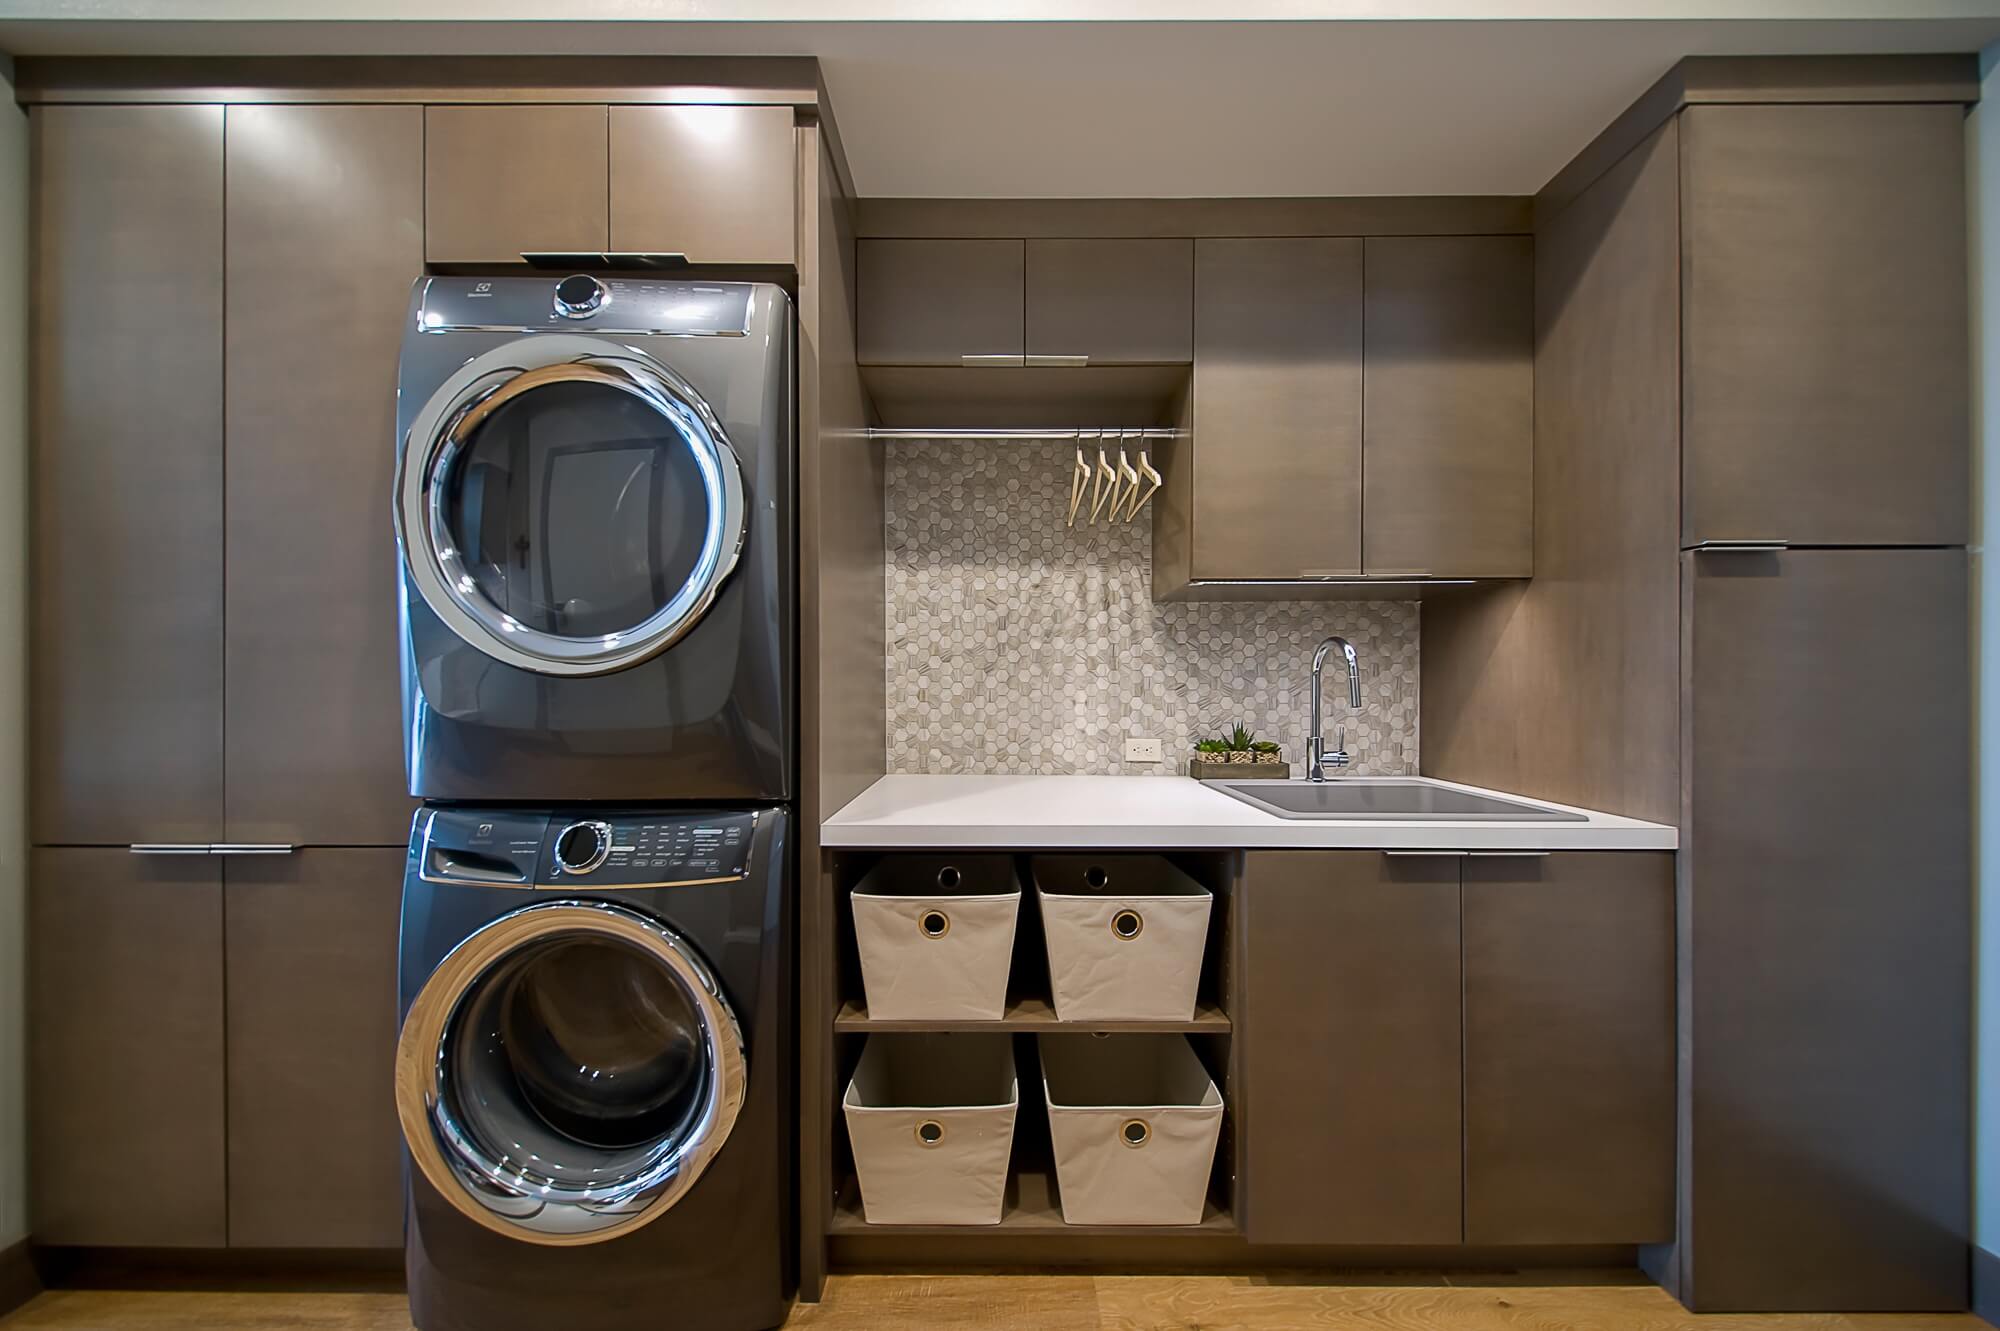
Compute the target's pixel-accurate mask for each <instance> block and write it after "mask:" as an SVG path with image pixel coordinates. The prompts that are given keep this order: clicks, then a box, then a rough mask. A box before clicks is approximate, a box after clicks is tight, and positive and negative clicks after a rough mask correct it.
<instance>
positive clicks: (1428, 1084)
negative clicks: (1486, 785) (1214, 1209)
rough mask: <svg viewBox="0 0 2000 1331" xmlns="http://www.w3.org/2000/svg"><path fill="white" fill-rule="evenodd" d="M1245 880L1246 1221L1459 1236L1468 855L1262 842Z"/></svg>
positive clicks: (1294, 1229)
mask: <svg viewBox="0 0 2000 1331" xmlns="http://www.w3.org/2000/svg"><path fill="white" fill-rule="evenodd" d="M1243 890H1244V891H1245V892H1246V894H1247V896H1246V898H1245V913H1244V919H1245V921H1246V924H1247V930H1248V937H1247V941H1246V945H1245V952H1244V960H1245V971H1244V981H1243V983H1244V985H1245V986H1246V987H1247V997H1246V1008H1245V1011H1244V1012H1243V1013H1241V1014H1239V1029H1238V1034H1237V1037H1236V1038H1237V1039H1238V1040H1240V1041H1243V1042H1244V1053H1243V1063H1242V1066H1243V1069H1244V1073H1243V1077H1244V1082H1245V1086H1244V1091H1243V1094H1244V1095H1245V1096H1246V1097H1247V1105H1248V1108H1247V1116H1248V1121H1249V1122H1251V1123H1252V1124H1253V1125H1254V1127H1253V1130H1252V1133H1251V1135H1250V1138H1249V1140H1248V1141H1247V1142H1246V1143H1245V1144H1244V1160H1243V1163H1242V1166H1241V1170H1240V1177H1241V1178H1242V1180H1243V1186H1242V1197H1243V1203H1242V1204H1243V1207H1244V1210H1245V1216H1244V1224H1245V1233H1246V1234H1247V1235H1248V1236H1249V1238H1250V1240H1251V1241H1252V1242H1253V1243H1301V1244H1309V1243H1327V1244H1400V1243H1424V1244H1448V1243H1457V1242H1458V1241H1459V1239H1460V1233H1461V1223H1460V1178H1461V1173H1460V1132H1461V1126H1462V1121H1461V1117H1460V1094H1461V1081H1460V1070H1459V1049H1460V1027H1459V1001H1460V997H1459V995H1460V984H1459V874H1458V861H1457V860H1456V859H1451V858H1445V857H1414V858H1403V857H1396V856H1389V855H1384V854H1382V853H1380V852H1378V851H1267V852H1253V853H1252V854H1251V855H1250V856H1249V862H1248V866H1247V869H1246V873H1245V878H1244V888H1243Z"/></svg>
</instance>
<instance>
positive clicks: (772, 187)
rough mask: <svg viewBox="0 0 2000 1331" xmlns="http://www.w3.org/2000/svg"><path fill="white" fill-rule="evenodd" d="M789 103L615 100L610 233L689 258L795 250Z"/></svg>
mask: <svg viewBox="0 0 2000 1331" xmlns="http://www.w3.org/2000/svg"><path fill="white" fill-rule="evenodd" d="M792 122H793V116H792V108H791V107H789V106H614V107H612V108H611V241H610V247H611V250H612V252H613V253H618V254H681V255H685V256H686V257H687V261H688V262H689V263H707V264H782V263H791V262H793V261H794V259H795V258H796V249H795V246H794V239H793V238H794V236H795V234H796V232H797V230H798V204H797V193H798V176H799V168H798V153H799V150H798V135H797V131H796V130H795V129H794V128H793V123H792Z"/></svg>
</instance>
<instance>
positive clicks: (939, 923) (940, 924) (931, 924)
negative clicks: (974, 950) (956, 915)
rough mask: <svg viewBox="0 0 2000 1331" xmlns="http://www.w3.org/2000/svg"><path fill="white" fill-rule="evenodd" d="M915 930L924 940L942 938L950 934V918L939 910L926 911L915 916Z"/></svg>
mask: <svg viewBox="0 0 2000 1331" xmlns="http://www.w3.org/2000/svg"><path fill="white" fill-rule="evenodd" d="M917 928H918V929H920V930H922V931H923V935H924V937H926V938H943V937H944V936H945V935H946V934H948V933H950V932H951V916H949V915H947V914H945V913H944V912H943V911H941V910H927V911H925V912H924V913H923V914H921V915H919V916H917Z"/></svg>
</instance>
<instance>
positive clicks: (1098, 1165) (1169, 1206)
mask: <svg viewBox="0 0 2000 1331" xmlns="http://www.w3.org/2000/svg"><path fill="white" fill-rule="evenodd" d="M1036 1045H1037V1048H1038V1049H1039V1051H1040V1053H1041V1058H1042V1093H1043V1095H1044V1096H1045V1097H1046V1098H1047V1100H1048V1106H1049V1136H1050V1137H1051V1138H1052V1139H1053V1140H1054V1142H1055V1148H1056V1183H1057V1185H1058V1187H1059V1188H1060V1190H1061V1192H1062V1213H1063V1221H1064V1223H1066V1224H1071V1225H1198V1224H1200V1223H1201V1216H1202V1210H1203V1208H1204V1207H1205V1206H1206V1205H1207V1202H1208V1177H1209V1173H1210V1171H1211V1170H1212V1168H1213V1167H1214V1164H1215V1144H1216V1141H1217V1139H1218V1138H1219V1137H1220V1136H1221V1134H1222V1093H1221V1092H1220V1091H1218V1090H1216V1089H1215V1082H1214V1081H1213V1080H1211V1079H1210V1077H1209V1075H1208V1069H1207V1068H1205V1067H1203V1066H1202V1063H1201V1059H1199V1058H1198V1057H1196V1056H1195V1052H1194V1047H1193V1046H1192V1045H1190V1044H1189V1043H1188V1042H1187V1038H1186V1037H1185V1036H1180V1035H1044V1036H1040V1037H1038V1038H1037V1040H1036Z"/></svg>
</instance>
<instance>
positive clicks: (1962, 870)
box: [1680, 550, 1972, 1310]
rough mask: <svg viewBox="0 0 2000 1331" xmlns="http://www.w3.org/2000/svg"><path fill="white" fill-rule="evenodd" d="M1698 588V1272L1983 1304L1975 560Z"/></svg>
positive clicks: (1802, 570) (1916, 562)
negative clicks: (1973, 797) (1969, 1165)
mask: <svg viewBox="0 0 2000 1331" xmlns="http://www.w3.org/2000/svg"><path fill="white" fill-rule="evenodd" d="M1681 586H1682V589H1683V601H1682V613H1683V620H1682V662H1683V666H1682V668H1683V670H1684V671H1685V672H1686V676H1685V679H1684V683H1683V688H1684V690H1685V696H1686V698H1687V706H1686V707H1685V708H1684V709H1683V711H1682V721H1681V724H1682V732H1683V738H1682V752H1683V753H1684V754H1685V755H1686V766H1685V768H1684V772H1685V776H1684V778H1683V790H1684V793H1683V800H1684V812H1683V815H1682V818H1683V821H1682V826H1683V828H1685V829H1686V830H1685V831H1684V832H1683V833H1682V840H1681V852H1680V872H1681V874H1682V877H1683V881H1684V884H1685V889H1684V890H1685V892H1686V895H1687V904H1688V911H1687V914H1686V917H1685V923H1684V925H1683V927H1684V928H1685V929H1686V931H1687V932H1686V934H1685V935H1684V937H1683V938H1682V940H1681V947H1682V948H1683V950H1684V952H1685V953H1686V956H1687V958H1688V962H1687V964H1688V968H1689V975H1688V979H1687V987H1686V993H1687V994H1688V996H1689V1001H1690V1008H1689V1011H1690V1023H1691V1024H1690V1029H1689V1031H1688V1033H1687V1046H1688V1069H1687V1073H1686V1078H1687V1084H1688V1086H1689V1088H1690V1096H1691V1099H1690V1103H1689V1105H1688V1106H1687V1110H1686V1112H1687V1114H1688V1120H1687V1129H1688V1131H1689V1133H1690V1135H1691V1140H1692V1143H1693V1149H1692V1150H1691V1151H1690V1153H1689V1155H1688V1157H1687V1160H1686V1163H1685V1164H1684V1170H1685V1173H1684V1177H1683V1180H1682V1187H1683V1189H1684V1197H1683V1201H1682V1205H1683V1207H1685V1208H1687V1214H1688V1215H1689V1216H1690V1217H1691V1220H1692V1223H1691V1224H1690V1225H1688V1226H1687V1228H1686V1230H1685V1232H1684V1233H1683V1236H1682V1244H1681V1246H1682V1252H1681V1254H1680V1263H1681V1265H1682V1267H1683V1268H1684V1270H1685V1272H1686V1273H1687V1275H1686V1277H1685V1278H1687V1279H1690V1280H1692V1281H1696V1282H1698V1290H1697V1294H1696V1297H1697V1298H1698V1300H1699V1303H1700V1305H1701V1306H1702V1307H1703V1308H1705V1309H1741V1308H1765V1309H1810V1308H1853V1309H1904V1310H1908V1309H1946V1308H1962V1307H1963V1306H1964V1300H1965V1297H1966V1266H1965V1239H1964V1224H1965V1217H1966V1214H1967V1207H1968V1205H1969V1199H1968V1196H1967V1177H1968V1175H1967V1172H1966V1167H1965V1161H1966V1150H1967V1142H1968V1134H1969V1122H1968V1105H1969V1097H1970V1075H1971V1073H1970V1068H1969V1053H1968V1051H1969V1049H1970V1047H1971V1045H1970V1040H1971V1033H1970V1030H1969V1021H1970V1013H1971V1007H1972V989H1971V975H1970V971H1969V968H1970V954H1969V951H1968V948H1967V945H1966V933H1965V930H1966V925H1967V911H1968V904H1967V903H1968V894H1969V890H1970V889H1969V887H1968V884H1969V883H1970V881H1971V865H1970V861H1969V852H1968V847H1969V845H1970V840H1971V829H1970V826H1969V822H1970V806H1969V804H1968V803H1967V800H1966V797H1965V790H1966V782H1967V772H1968V771H1969V770H1970V764H1971V757H1970V753H1969V748H1968V738H1967V730H1968V728H1967V725H1966V717H1967V715H1968V712H1969V708H1970V703H1969V691H1970V683H1969V678H1968V674H1969V666H1968V661H1969V659H1970V658H1969V655H1968V630H1967V616H1966V604H1967V601H1966V595H1967V556H1966V553H1965V551H1963V550H1788V551H1782V552H1777V553H1762V554H1751V553H1728V554H1716V553H1710V554H1688V555H1684V556H1683V557H1682V575H1681ZM1871 704H1873V705H1871Z"/></svg>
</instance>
